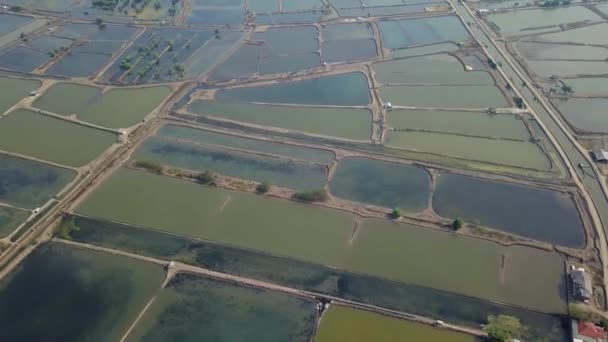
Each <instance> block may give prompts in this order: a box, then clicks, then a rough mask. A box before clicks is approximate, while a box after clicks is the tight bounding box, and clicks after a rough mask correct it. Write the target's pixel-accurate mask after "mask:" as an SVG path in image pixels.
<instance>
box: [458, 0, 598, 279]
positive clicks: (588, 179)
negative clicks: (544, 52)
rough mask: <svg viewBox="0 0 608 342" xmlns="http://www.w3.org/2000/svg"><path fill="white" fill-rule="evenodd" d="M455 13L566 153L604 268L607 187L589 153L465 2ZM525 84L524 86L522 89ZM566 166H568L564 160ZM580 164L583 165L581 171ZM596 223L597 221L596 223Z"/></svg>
mask: <svg viewBox="0 0 608 342" xmlns="http://www.w3.org/2000/svg"><path fill="white" fill-rule="evenodd" d="M449 1H450V2H451V3H452V5H453V7H454V8H455V9H456V12H457V13H458V14H459V15H460V16H461V17H462V18H463V20H464V21H465V22H471V23H473V25H470V26H469V28H470V30H471V31H472V33H473V34H474V35H475V36H476V38H477V39H478V40H479V42H480V43H481V44H482V46H483V47H484V50H486V53H488V54H489V55H490V56H491V57H492V58H493V59H494V60H495V62H496V63H501V64H502V66H501V67H500V69H501V70H502V72H504V74H505V75H506V76H507V78H508V79H509V80H510V81H511V85H512V86H513V88H514V90H515V91H516V92H518V93H520V95H521V96H522V97H523V98H524V99H525V100H526V102H527V105H528V107H529V108H530V110H531V112H533V114H536V115H537V117H538V118H540V120H541V121H542V123H543V124H544V127H545V128H546V129H547V130H548V131H549V132H550V134H551V135H552V136H553V137H554V138H555V140H556V141H557V142H558V143H559V146H558V150H561V152H562V153H561V154H565V156H566V157H567V159H568V160H569V161H570V162H571V163H570V164H569V165H567V167H568V169H569V171H570V173H571V174H572V176H573V180H574V182H575V183H577V184H579V185H582V186H584V188H585V189H586V191H584V192H586V194H584V196H585V197H587V196H588V197H589V198H590V200H591V202H592V205H593V206H594V207H593V208H591V209H590V211H591V215H592V219H594V221H595V224H596V225H597V226H598V227H599V228H598V234H599V236H600V254H601V258H602V260H603V261H604V265H606V261H608V257H607V256H608V251H607V250H608V248H607V247H606V244H607V242H606V236H607V235H608V232H607V231H606V228H607V227H606V225H605V224H604V223H605V222H608V199H607V197H606V193H607V192H608V191H606V188H605V186H606V184H605V183H604V181H603V179H601V178H602V176H601V175H600V172H599V170H598V169H597V167H596V166H595V164H594V163H593V161H592V160H591V158H590V157H589V155H588V153H587V152H586V151H584V150H583V148H582V147H581V146H580V145H579V144H578V142H577V141H576V139H575V138H574V136H573V135H572V134H571V132H570V131H569V130H568V128H567V127H566V125H565V124H564V122H562V120H561V118H560V117H559V114H557V113H555V111H554V110H553V108H551V106H550V105H549V104H548V103H547V102H546V101H545V99H544V97H543V96H542V94H540V93H539V92H538V91H537V90H536V89H533V88H530V87H529V86H531V85H532V81H531V80H530V78H529V76H528V75H527V74H525V72H523V71H522V70H520V69H519V66H518V65H517V64H516V62H514V61H513V60H512V58H511V57H510V56H509V55H508V54H507V53H506V52H505V51H504V50H503V48H501V47H500V46H499V45H498V44H497V43H496V42H495V41H494V40H493V38H492V36H491V34H490V32H488V31H487V29H486V27H484V26H483V25H482V23H481V22H480V19H479V18H477V17H476V16H475V15H474V14H473V13H472V11H471V10H470V9H469V8H468V7H466V5H465V4H464V3H460V2H458V3H456V1H454V0H449ZM523 83H525V84H526V85H527V86H522V84H523ZM566 163H568V162H567V161H566ZM579 165H583V166H584V167H583V168H581V167H579ZM598 221H599V222H598ZM604 279H605V281H604V283H605V286H606V269H604Z"/></svg>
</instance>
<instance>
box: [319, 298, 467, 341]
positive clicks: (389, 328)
mask: <svg viewBox="0 0 608 342" xmlns="http://www.w3.org/2000/svg"><path fill="white" fill-rule="evenodd" d="M314 341H315V342H335V341H349V342H367V341H378V342H390V341H428V342H475V341H477V340H476V339H475V337H473V336H470V335H465V334H462V333H456V332H452V331H450V330H446V329H439V328H434V327H432V326H429V325H424V324H420V323H414V322H411V321H406V320H403V319H398V318H395V317H390V316H384V315H381V314H377V313H374V312H370V311H363V310H358V309H354V308H350V307H346V306H340V305H332V306H330V308H329V309H328V310H327V311H326V312H325V313H323V316H322V317H321V323H320V324H319V328H318V331H317V334H316V335H315V339H314Z"/></svg>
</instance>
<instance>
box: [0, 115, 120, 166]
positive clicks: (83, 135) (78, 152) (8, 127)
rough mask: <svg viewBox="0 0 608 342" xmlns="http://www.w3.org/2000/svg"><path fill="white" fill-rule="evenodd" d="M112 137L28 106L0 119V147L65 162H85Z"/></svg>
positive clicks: (82, 163) (52, 160)
mask: <svg viewBox="0 0 608 342" xmlns="http://www.w3.org/2000/svg"><path fill="white" fill-rule="evenodd" d="M32 137H36V138H35V139H32ZM116 141H117V137H116V135H114V134H112V133H109V132H104V131H101V130H97V129H93V128H89V127H85V126H81V125H77V124H74V123H71V122H67V121H63V120H60V119H56V118H52V117H49V116H46V115H41V114H36V113H34V112H32V111H28V110H17V111H15V112H12V113H10V114H9V115H8V116H5V117H3V118H2V119H0V149H2V150H5V151H8V152H13V153H19V154H24V155H28V156H31V157H34V158H39V159H43V160H47V161H51V162H55V163H59V164H63V165H66V166H74V167H78V166H82V165H84V164H87V163H89V162H90V161H92V160H93V159H95V158H96V157H97V156H98V155H99V154H101V153H102V152H103V151H105V150H106V149H108V147H110V146H111V145H112V144H113V143H115V142H116Z"/></svg>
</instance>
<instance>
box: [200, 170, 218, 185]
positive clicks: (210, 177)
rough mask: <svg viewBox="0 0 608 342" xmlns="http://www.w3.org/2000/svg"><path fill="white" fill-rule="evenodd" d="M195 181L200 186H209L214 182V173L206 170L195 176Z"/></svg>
mask: <svg viewBox="0 0 608 342" xmlns="http://www.w3.org/2000/svg"><path fill="white" fill-rule="evenodd" d="M196 180H197V181H198V182H199V183H201V184H211V183H212V182H213V181H214V180H215V173H213V172H211V171H209V170H206V171H205V172H201V173H199V174H198V175H197V176H196Z"/></svg>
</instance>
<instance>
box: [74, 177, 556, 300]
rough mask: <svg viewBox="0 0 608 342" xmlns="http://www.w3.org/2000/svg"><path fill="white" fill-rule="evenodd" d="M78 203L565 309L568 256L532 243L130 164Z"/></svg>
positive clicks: (97, 213)
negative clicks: (196, 181) (504, 241)
mask: <svg viewBox="0 0 608 342" xmlns="http://www.w3.org/2000/svg"><path fill="white" fill-rule="evenodd" d="M76 211H77V212H78V213H82V214H84V215H88V216H93V217H100V218H105V219H109V220H113V221H118V222H125V223H129V224H135V225H140V226H145V227H150V228H155V229H159V230H165V231H170V232H172V233H176V234H183V235H189V236H195V237H201V238H204V239H209V240H212V241H217V242H221V243H225V244H229V245H234V246H238V247H243V248H250V249H253V250H258V251H264V252H268V253H273V254H276V255H282V256H286V257H292V258H298V259H301V260H305V261H310V262H315V263H320V264H324V265H330V266H334V267H338V268H342V269H345V270H349V271H356V272H362V273H367V274H371V275H376V276H380V277H386V278H388V279H392V280H396V281H402V282H409V283H412V284H416V285H422V286H429V287H434V288H437V289H444V290H449V291H454V292H456V293H461V294H466V295H470V296H476V297H479V298H485V299H492V300H496V301H499V302H505V303H511V304H517V305H522V306H525V307H530V308H535V309H539V310H548V311H550V312H562V311H563V310H564V300H563V289H564V287H563V281H564V279H563V259H562V258H561V257H560V256H559V255H558V254H556V253H548V252H543V251H540V250H536V249H532V248H527V247H521V246H513V247H504V246H500V245H497V244H495V243H493V242H489V241H485V240H480V239H475V238H468V237H463V236H457V235H453V234H452V233H448V232H440V231H435V230H432V229H427V228H421V227H417V226H413V225H409V224H395V223H392V222H390V221H386V220H376V219H361V218H359V217H356V216H354V215H352V214H350V213H347V212H344V211H339V210H332V209H326V208H320V207H317V206H314V205H310V204H301V203H295V202H291V201H285V200H279V199H272V198H266V197H263V196H259V195H255V194H249V193H241V192H232V191H227V190H222V189H218V188H213V187H208V186H202V185H201V186H194V185H193V183H191V182H186V181H182V180H179V179H174V178H169V177H165V176H159V175H154V174H151V173H147V172H138V171H133V170H128V169H122V170H119V171H117V173H115V174H114V175H113V176H112V177H111V178H110V179H108V180H107V181H106V182H105V183H103V184H102V185H101V186H100V187H99V188H97V189H96V190H95V192H93V193H92V194H91V195H90V196H89V197H88V198H87V199H85V200H84V201H83V202H82V203H81V205H80V206H79V207H78V208H77V209H76ZM277 213H280V215H278V214H277ZM286 220H287V221H286ZM285 222H289V224H285ZM428 246H434V248H432V249H428ZM463 251H466V253H463ZM462 265H468V267H466V268H462V267H461V266H462ZM524 278H525V279H527V281H526V282H521V281H520V280H521V279H524ZM547 284H555V287H549V288H548V287H547ZM540 288H542V289H543V295H542V296H539V295H538V293H537V289H540Z"/></svg>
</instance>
